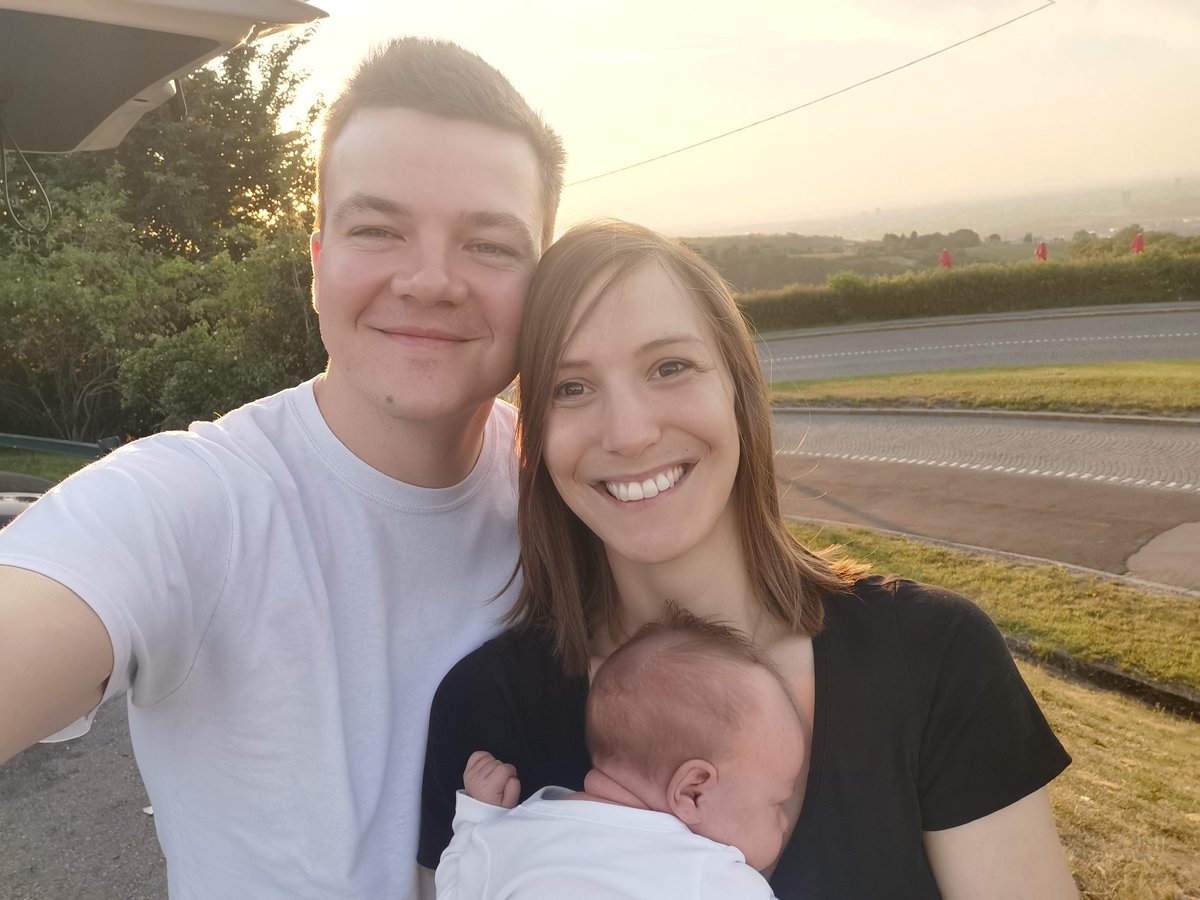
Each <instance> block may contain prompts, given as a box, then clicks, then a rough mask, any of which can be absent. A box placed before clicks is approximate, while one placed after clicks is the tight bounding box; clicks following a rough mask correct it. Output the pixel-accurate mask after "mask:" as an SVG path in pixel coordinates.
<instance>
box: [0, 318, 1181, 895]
mask: <svg viewBox="0 0 1200 900" xmlns="http://www.w3.org/2000/svg"><path fill="white" fill-rule="evenodd" d="M1193 306H1194V308H1192V309H1182V310H1181V309H1176V310H1174V311H1173V312H1170V313H1166V312H1163V313H1152V314H1146V313H1144V312H1143V311H1139V312H1138V313H1137V314H1136V315H1133V316H1124V315H1122V316H1115V317H1114V316H1098V317H1093V316H1077V315H1072V316H1070V317H1068V318H1063V319H1057V318H1050V317H1037V318H1036V319H1033V320H1029V321H1027V322H1026V323H1025V324H1022V323H1020V322H1016V321H1013V320H1011V319H1010V320H1006V321H1001V322H996V321H988V322H976V323H975V324H974V325H973V326H972V328H973V329H984V330H983V331H979V330H975V331H973V332H972V333H973V334H974V335H975V337H974V338H967V337H965V336H964V334H965V333H963V332H958V337H957V338H956V339H955V341H956V343H957V345H958V348H957V350H956V351H955V352H956V353H959V354H960V355H959V356H958V357H957V358H956V361H955V362H953V363H952V365H954V366H962V365H975V364H978V365H993V364H996V363H994V362H993V361H991V360H992V359H993V357H991V356H989V354H990V353H991V352H992V351H991V350H988V349H987V345H988V343H989V342H992V341H995V340H998V339H1000V338H999V336H1000V334H1001V333H1002V332H1001V331H998V330H996V329H1006V328H1031V329H1033V331H1031V332H1027V333H1026V336H1025V337H1009V338H1006V339H1011V340H1021V341H1029V340H1032V339H1033V336H1036V335H1037V334H1041V336H1043V337H1046V336H1047V335H1049V334H1051V332H1052V331H1053V333H1054V334H1056V335H1057V336H1058V337H1059V338H1062V339H1063V340H1058V341H1057V342H1056V343H1055V344H1054V345H1053V347H1055V348H1056V349H1054V350H1053V352H1052V358H1051V359H1050V361H1063V360H1064V354H1065V353H1066V352H1067V350H1066V349H1065V348H1077V347H1078V346H1083V345H1088V346H1090V347H1092V349H1093V350H1094V349H1097V348H1103V347H1106V346H1110V345H1114V346H1115V345H1121V346H1125V345H1122V344H1121V341H1122V340H1126V341H1130V343H1129V344H1128V346H1130V347H1132V346H1134V343H1133V341H1134V339H1133V338H1129V337H1128V336H1127V337H1126V338H1119V337H1117V334H1118V332H1119V331H1120V330H1121V329H1122V327H1123V328H1124V332H1125V333H1126V335H1129V334H1133V333H1135V332H1136V333H1143V332H1144V333H1156V334H1157V333H1161V334H1169V333H1172V330H1174V331H1180V332H1187V331H1195V332H1200V304H1194V305H1193ZM1174 316H1182V317H1183V318H1182V320H1180V319H1177V318H1173V317H1174ZM1100 320H1103V323H1101V321H1100ZM1031 323H1032V324H1031ZM908 324H909V323H906V327H903V328H899V329H892V330H879V329H871V330H869V331H866V332H864V331H861V330H860V331H857V332H854V333H853V334H852V335H850V334H848V333H847V332H845V331H842V332H839V333H838V334H836V335H829V334H826V335H824V336H817V335H808V336H806V337H804V338H797V337H792V338H788V339H786V340H787V341H788V343H784V342H782V341H773V342H771V355H773V356H774V357H775V358H776V360H777V362H776V365H782V364H783V363H782V362H781V361H780V356H781V355H792V354H795V353H797V351H796V350H795V349H794V348H795V347H801V348H804V347H807V348H808V350H802V351H800V352H799V353H798V355H805V354H806V353H807V354H808V355H810V356H811V355H813V354H818V356H817V358H818V359H819V360H824V362H821V363H820V371H819V372H818V374H817V375H811V376H808V375H805V376H801V375H797V376H794V377H818V376H820V377H824V376H826V375H832V374H836V371H835V370H834V368H833V364H832V363H830V362H829V360H831V359H836V357H831V356H828V355H819V354H828V353H834V352H855V353H857V355H856V356H855V357H854V358H853V360H851V361H849V363H848V364H849V365H851V366H854V367H855V368H854V371H855V372H862V371H864V366H867V365H869V364H870V363H871V360H872V358H873V357H872V355H871V354H865V353H858V350H863V349H865V348H866V344H865V343H864V341H865V340H867V336H868V335H869V336H870V338H869V339H870V340H873V341H878V342H879V344H877V345H876V347H877V348H882V349H884V350H885V351H887V352H883V353H878V354H874V356H875V357H888V358H889V359H893V358H895V359H900V358H903V359H904V360H906V361H907V360H917V359H918V358H922V360H923V361H922V362H921V364H920V366H919V368H936V367H940V366H939V365H938V363H937V361H936V360H934V359H933V358H932V357H919V356H918V354H919V353H925V352H926V351H918V350H915V349H910V350H907V351H900V350H896V348H898V347H900V346H909V347H913V348H916V347H923V346H926V345H932V344H933V343H934V340H933V339H931V338H930V335H932V334H934V333H935V332H933V331H929V330H927V329H926V328H925V327H924V326H922V327H918V328H911V327H907V325H908ZM1101 324H1103V328H1101V331H1103V330H1105V329H1107V330H1108V331H1110V332H1112V334H1110V335H1109V336H1108V337H1102V336H1101V335H1100V332H1099V331H1096V332H1092V331H1086V329H1090V328H1092V326H1097V327H1100V325H1101ZM937 327H938V328H939V329H941V331H940V332H939V333H940V335H941V336H940V337H938V338H937V340H938V341H939V342H950V341H949V339H946V338H945V335H947V334H953V333H954V331H955V330H957V329H959V328H960V326H958V325H954V326H945V325H941V326H937ZM947 328H949V329H951V331H946V330H945V329H947ZM1013 333H1016V332H1013ZM1085 333H1086V334H1090V335H1093V336H1096V337H1098V339H1097V340H1095V341H1090V342H1086V341H1075V342H1072V341H1068V340H1065V339H1066V338H1069V337H1071V336H1079V337H1081V336H1084V335H1085ZM835 339H836V340H847V339H848V340H849V341H850V342H851V343H849V344H847V345H845V346H846V347H848V348H851V349H848V350H846V351H836V350H834V349H832V348H833V347H834V346H835V345H830V344H823V343H820V342H822V341H826V340H835ZM1176 340H1177V339H1174V338H1155V339H1153V340H1152V341H1151V343H1152V344H1153V345H1154V346H1156V347H1160V348H1161V347H1168V348H1169V349H1170V353H1168V354H1167V355H1168V356H1169V357H1190V358H1200V343H1197V342H1195V341H1194V340H1193V339H1190V338H1189V339H1178V340H1177V342H1176V343H1171V342H1172V341H1176ZM1189 340H1192V341H1193V342H1192V343H1187V341H1189ZM796 341H799V342H800V343H799V344H796V343H793V342H796ZM814 341H816V343H813V342H814ZM805 342H808V343H805ZM855 346H857V348H858V349H857V350H854V349H853V348H854V347H855ZM1008 346H1009V350H1006V351H1001V352H1002V354H1003V364H1014V362H1019V361H1022V359H1018V358H1016V356H1015V351H1014V350H1013V349H1012V348H1013V347H1014V346H1018V345H1008ZM1019 346H1022V347H1024V346H1026V345H1025V344H1021V345H1019ZM1033 346H1036V345H1033ZM889 347H890V349H889ZM783 348H791V349H787V352H786V353H781V350H782V349H783ZM813 348H817V349H815V350H814V349H813ZM893 350H894V351H895V352H892V351H893ZM1104 352H1106V353H1109V352H1116V351H1115V350H1111V349H1109V350H1105V351H1104ZM1150 352H1151V351H1149V350H1147V349H1146V348H1145V347H1143V349H1142V350H1141V351H1139V353H1140V354H1141V356H1145V355H1146V354H1149V353H1150ZM906 354H907V355H906ZM964 354H965V355H964ZM1141 356H1139V358H1141ZM1101 358H1120V357H1112V356H1107V357H1101ZM1155 358H1160V357H1155ZM964 359H971V360H976V361H977V362H969V363H964V362H963V360H964ZM806 364H807V363H806ZM839 365H840V363H839ZM843 374H845V373H844V372H843ZM776 377H778V376H776ZM777 429H778V444H779V448H780V455H779V457H778V472H779V481H780V488H781V491H782V493H783V498H784V509H785V511H786V512H787V513H788V514H791V515H797V516H802V517H805V518H810V519H818V520H830V521H838V522H848V523H856V524H863V525H868V526H872V527H877V528H886V529H889V530H894V531H904V532H909V533H913V534H917V535H923V536H927V537H933V538H940V539H943V540H949V541H953V542H957V543H962V544H968V545H974V546H980V547H990V548H995V549H1003V550H1009V551H1012V552H1016V553H1022V554H1028V555H1032V556H1036V557H1041V558H1049V559H1055V560H1060V561H1064V562H1070V563H1074V564H1078V565H1083V566H1087V567H1090V568H1096V569H1100V570H1103V571H1107V572H1114V573H1124V572H1131V573H1133V574H1135V575H1138V576H1139V577H1142V578H1148V579H1149V580H1152V581H1159V582H1168V583H1171V581H1172V579H1174V583H1176V584H1180V585H1184V586H1187V584H1189V582H1188V579H1189V578H1192V577H1194V576H1196V569H1197V568H1200V553H1197V552H1196V548H1197V547H1198V546H1200V489H1198V488H1197V485H1196V482H1197V481H1200V423H1194V424H1188V425H1162V426H1153V425H1149V426H1147V425H1126V424H1122V423H1114V422H1103V423H1102V422H1095V421H1073V420H1069V419H1058V418H1054V419H1044V420H1043V419H1032V418H1021V417H986V416H937V415H931V414H922V415H893V416H867V415H861V414H859V415H849V414H837V413H828V412H803V411H802V412H784V413H780V414H779V416H778V417H777ZM1180 560H1183V561H1184V562H1185V563H1186V564H1185V565H1182V566H1180V567H1179V571H1178V572H1174V571H1172V570H1171V565H1172V564H1173V563H1176V562H1179V561H1180ZM1196 587H1197V588H1200V584H1197V585H1196ZM1184 602H1188V601H1184ZM148 802H149V801H148V800H147V798H146V796H145V792H144V789H143V788H142V785H141V781H140V779H139V777H138V775H137V771H136V767H135V765H134V762H133V757H132V751H131V749H130V745H129V738H128V733H127V730H126V725H125V710H124V706H123V703H122V701H113V702H110V703H109V704H107V705H106V706H104V707H102V708H101V710H100V711H99V713H98V714H97V716H96V721H95V723H94V725H93V727H92V731H91V733H89V734H88V735H86V736H85V737H83V738H79V739H76V740H72V741H67V742H64V743H61V744H53V745H38V746H35V747H32V748H30V749H29V750H27V751H25V752H24V753H22V754H21V755H20V756H18V757H17V758H16V759H14V760H12V761H11V762H9V763H8V764H6V765H5V766H4V767H3V768H0V898H3V900H59V898H71V900H113V898H121V900H143V898H157V897H164V896H165V895H166V879H165V867H164V864H163V860H162V856H161V854H160V852H159V849H158V845H157V842H156V840H155V838H154V833H153V818H152V816H150V815H148V814H146V813H145V812H143V808H144V807H146V806H147V805H148Z"/></svg>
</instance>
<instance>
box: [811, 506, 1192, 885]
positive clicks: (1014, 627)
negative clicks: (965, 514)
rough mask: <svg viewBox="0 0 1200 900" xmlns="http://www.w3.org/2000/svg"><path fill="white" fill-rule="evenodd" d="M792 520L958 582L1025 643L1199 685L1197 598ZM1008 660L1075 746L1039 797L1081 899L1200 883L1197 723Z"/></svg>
mask: <svg viewBox="0 0 1200 900" xmlns="http://www.w3.org/2000/svg"><path fill="white" fill-rule="evenodd" d="M792 530H793V531H794V532H795V533H796V535H797V536H798V537H799V538H800V539H801V540H802V541H803V542H805V543H806V544H808V545H810V546H814V547H816V546H824V545H825V544H827V543H830V542H833V543H839V544H844V545H846V548H847V550H848V551H849V552H850V553H852V554H853V555H855V556H857V557H859V558H860V559H863V560H865V561H869V562H870V563H871V564H872V566H874V567H875V569H876V570H877V571H880V572H890V573H895V574H897V575H903V576H905V577H907V578H916V579H919V580H921V581H927V582H931V583H934V584H940V585H944V586H946V587H949V588H951V589H953V590H956V591H959V592H961V593H963V594H965V595H966V596H968V597H971V598H972V599H973V600H975V601H976V602H977V603H979V605H980V606H982V607H983V608H984V609H986V610H987V611H988V613H989V615H991V617H992V618H993V619H994V620H995V621H996V623H997V624H998V625H999V626H1000V628H1001V629H1002V630H1004V631H1005V632H1007V633H1010V634H1020V635H1023V636H1025V637H1029V638H1031V639H1032V640H1033V641H1034V643H1035V645H1038V646H1041V647H1043V648H1047V649H1048V648H1055V649H1061V650H1063V651H1065V652H1068V653H1070V654H1072V655H1074V656H1077V657H1079V658H1084V659H1089V660H1093V661H1098V660H1103V661H1108V662H1111V663H1115V664H1117V665H1118V666H1119V667H1121V668H1122V669H1124V670H1125V671H1129V672H1131V673H1134V674H1139V675H1141V676H1143V677H1149V678H1151V679H1153V680H1157V681H1164V682H1174V683H1176V684H1182V685H1186V686H1188V687H1191V688H1192V689H1193V690H1195V689H1197V688H1198V687H1200V639H1197V638H1196V637H1195V636H1196V635H1200V601H1198V600H1193V599H1189V598H1181V597H1170V596H1165V595H1159V594H1152V593H1144V592H1140V591H1135V590H1131V589H1129V588H1123V587H1120V586H1118V585H1115V584H1113V583H1110V582H1107V581H1103V580H1100V579H1096V578H1091V577H1086V576H1081V575H1076V574H1074V573H1070V572H1067V571H1064V570H1062V569H1059V568H1056V567H1054V566H1035V565H1028V564H1019V563H1013V562H1008V561H1001V560H994V559H991V558H989V557H985V556H978V555H975V554H971V553H965V552H962V551H956V550H950V549H946V548H940V547H934V546H930V545H927V544H923V543H921V542H919V541H912V540H906V539H903V538H896V537H890V536H886V535H878V534H875V533H873V532H869V531H865V530H862V529H851V528H834V527H830V526H816V525H800V524H793V526H792ZM1181 636H1183V637H1182V639H1181ZM1017 665H1018V667H1019V668H1020V670H1021V674H1022V676H1023V677H1024V678H1025V681H1026V683H1027V684H1028V685H1029V687H1030V690H1032V691H1033V694H1034V696H1035V697H1036V698H1037V700H1038V703H1039V704H1040V705H1041V707H1042V710H1043V711H1044V712H1045V714H1046V718H1047V719H1048V720H1049V721H1050V724H1051V725H1052V726H1053V727H1054V730H1055V733H1056V734H1057V735H1058V736H1059V739H1060V740H1061V741H1062V742H1063V744H1064V745H1065V746H1066V748H1067V750H1068V752H1070V754H1071V756H1072V758H1073V760H1074V762H1073V763H1072V765H1071V766H1070V768H1068V769H1067V771H1066V772H1065V773H1063V775H1062V776H1060V777H1059V778H1058V779H1056V780H1055V781H1054V782H1053V783H1052V784H1051V785H1050V800H1051V804H1052V805H1053V807H1054V815H1055V819H1056V821H1057V823H1058V829H1059V833H1060V835H1061V836H1062V839H1063V844H1064V846H1065V847H1066V849H1067V855H1068V857H1069V859H1070V863H1071V870H1072V872H1074V874H1075V879H1076V881H1077V882H1078V884H1079V887H1080V891H1081V893H1082V895H1083V897H1084V898H1085V900H1101V898H1103V900H1157V898H1161V900H1168V898H1171V900H1181V898H1192V897H1197V896H1200V723H1197V722H1191V721H1187V720H1185V719H1181V718H1178V717H1175V716H1171V715H1168V714H1166V713H1163V712H1160V711H1158V710H1154V709H1150V708H1149V707H1147V706H1145V705H1143V704H1141V703H1138V702H1136V701H1134V700H1131V699H1128V698H1126V697H1123V696H1121V695H1120V694H1116V693H1112V692H1108V691H1102V690H1097V689H1094V688H1090V687H1087V686H1084V685H1080V684H1075V683H1073V682H1071V681H1068V680H1066V679H1064V678H1061V677H1057V676H1054V675H1051V674H1049V673H1048V672H1046V671H1045V670H1043V669H1039V668H1038V667H1036V666H1033V665H1027V664H1025V663H1021V662H1018V664H1017Z"/></svg>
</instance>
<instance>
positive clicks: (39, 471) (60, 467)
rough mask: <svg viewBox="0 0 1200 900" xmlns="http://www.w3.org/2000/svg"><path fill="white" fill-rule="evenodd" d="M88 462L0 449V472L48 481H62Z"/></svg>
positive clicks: (69, 457) (78, 458)
mask: <svg viewBox="0 0 1200 900" xmlns="http://www.w3.org/2000/svg"><path fill="white" fill-rule="evenodd" d="M89 462H91V460H88V459H84V458H82V457H79V456H63V455H60V454H58V453H34V452H33V451H31V450H9V449H7V448H5V447H0V472H17V473H19V474H21V475H36V476H37V477H38V478H48V479H49V480H50V481H62V480H63V479H64V478H66V477H67V476H68V475H70V474H72V473H73V472H76V471H78V470H79V469H82V468H83V467H84V466H86V465H87V464H88V463H89Z"/></svg>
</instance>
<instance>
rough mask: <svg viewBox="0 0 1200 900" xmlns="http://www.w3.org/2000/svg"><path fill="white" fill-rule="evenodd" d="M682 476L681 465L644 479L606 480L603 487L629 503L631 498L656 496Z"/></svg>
mask: <svg viewBox="0 0 1200 900" xmlns="http://www.w3.org/2000/svg"><path fill="white" fill-rule="evenodd" d="M682 477H683V466H674V467H672V468H670V469H668V470H667V471H665V472H659V473H658V474H657V475H655V476H654V477H653V478H647V479H646V480H645V481H606V482H604V489H605V490H606V491H608V493H609V494H611V495H612V496H614V497H616V498H617V499H618V500H620V501H621V502H622V503H629V502H630V501H632V500H649V499H650V498H652V497H657V496H658V495H659V494H661V493H662V492H663V491H667V490H670V489H671V488H673V487H674V486H675V485H676V483H678V481H679V479H680V478H682Z"/></svg>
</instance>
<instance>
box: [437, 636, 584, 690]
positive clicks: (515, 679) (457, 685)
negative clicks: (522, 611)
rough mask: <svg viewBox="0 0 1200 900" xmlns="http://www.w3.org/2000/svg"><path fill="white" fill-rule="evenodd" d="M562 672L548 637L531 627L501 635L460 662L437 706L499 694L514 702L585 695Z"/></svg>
mask: <svg viewBox="0 0 1200 900" xmlns="http://www.w3.org/2000/svg"><path fill="white" fill-rule="evenodd" d="M577 681H578V679H573V678H570V677H569V676H567V675H566V674H565V673H564V672H563V667H562V662H561V660H560V659H559V656H558V654H557V653H556V652H555V650H554V645H553V643H552V642H551V640H550V639H549V637H548V636H547V635H545V634H544V633H542V632H540V631H538V630H536V629H530V628H513V629H509V630H507V631H504V632H502V633H501V634H499V635H497V636H496V637H494V638H492V639H491V640H489V641H487V642H486V643H484V644H483V645H482V646H480V647H479V648H478V649H476V650H473V651H472V652H470V653H468V654H467V655H466V656H464V657H463V658H462V659H461V660H459V661H458V662H457V663H455V665H454V666H453V668H451V669H450V671H449V672H447V673H446V677H445V678H443V679H442V683H441V685H440V686H439V687H438V691H437V698H436V700H435V706H436V705H440V704H441V703H454V704H455V705H458V704H459V702H460V701H464V700H467V699H469V698H479V697H480V695H481V693H483V692H498V693H500V694H503V695H505V696H506V697H507V698H509V699H510V701H511V700H513V699H515V698H522V699H526V698H539V697H545V696H546V695H547V694H561V693H563V692H568V693H576V692H578V691H579V690H583V691H584V692H585V693H586V690H587V680H586V678H584V679H583V683H582V685H580V684H577V683H576V682H577Z"/></svg>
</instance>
